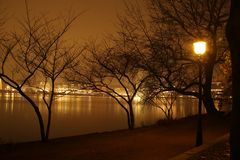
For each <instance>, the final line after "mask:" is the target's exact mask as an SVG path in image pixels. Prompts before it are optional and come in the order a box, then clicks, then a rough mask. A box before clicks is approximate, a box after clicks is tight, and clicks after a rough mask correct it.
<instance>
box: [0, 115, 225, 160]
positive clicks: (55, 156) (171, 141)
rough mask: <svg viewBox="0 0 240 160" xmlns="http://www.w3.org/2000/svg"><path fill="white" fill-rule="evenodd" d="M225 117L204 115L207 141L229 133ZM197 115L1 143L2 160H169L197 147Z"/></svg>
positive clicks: (204, 133)
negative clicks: (139, 125)
mask: <svg viewBox="0 0 240 160" xmlns="http://www.w3.org/2000/svg"><path fill="white" fill-rule="evenodd" d="M228 124H229V120H228V118H226V117H224V118H223V117H219V116H214V117H204V120H203V126H204V128H203V130H204V132H203V138H204V140H203V141H204V143H211V142H212V141H214V140H215V139H216V138H218V137H220V136H222V135H224V134H226V133H228V128H229V127H228V126H229V125H228ZM195 126H196V118H194V117H192V118H186V119H183V120H178V121H175V122H172V123H168V124H165V123H161V125H155V126H151V127H146V128H137V129H134V130H131V131H130V130H121V131H113V132H105V133H96V134H89V135H82V136H75V137H67V138H60V139H54V140H51V141H49V142H47V143H41V142H32V143H21V144H8V145H4V146H0V159H1V160H13V159H16V160H21V159H24V160H43V159H44V160H166V159H169V158H171V157H174V156H176V155H178V154H181V153H183V152H185V151H187V150H189V149H191V148H193V147H194V144H195V133H196V127H195Z"/></svg>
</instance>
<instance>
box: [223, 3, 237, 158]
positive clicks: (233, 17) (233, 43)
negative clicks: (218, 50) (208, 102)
mask: <svg viewBox="0 0 240 160" xmlns="http://www.w3.org/2000/svg"><path fill="white" fill-rule="evenodd" d="M239 11H240V1H239V0H231V9H230V17H229V20H228V24H227V27H226V36H227V39H228V42H229V47H230V52H231V61H232V96H233V104H232V121H231V128H230V149H231V152H230V153H231V157H230V159H232V160H239V159H240V152H239V149H240V138H239V135H240V98H239V97H240V84H239V82H240V65H239V61H240V20H239V18H240V12H239Z"/></svg>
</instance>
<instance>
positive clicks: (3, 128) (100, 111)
mask: <svg viewBox="0 0 240 160" xmlns="http://www.w3.org/2000/svg"><path fill="white" fill-rule="evenodd" d="M35 100H36V101H37V103H38V104H39V105H40V106H41V107H40V109H41V112H42V114H43V116H44V119H45V120H46V115H47V114H46V113H47V112H46V109H45V108H44V106H43V104H42V102H41V97H40V96H35ZM52 110H53V111H52V112H53V113H52V126H51V130H50V138H56V137H65V136H73V135H80V134H87V133H94V132H104V131H113V130H119V129H126V128H127V118H126V113H125V112H124V110H123V109H122V108H121V107H120V106H119V105H118V104H117V103H116V102H115V101H114V100H113V99H112V98H110V97H105V96H70V95H68V96H62V97H58V98H57V99H56V100H55V102H54V106H53V109H52ZM134 113H135V120H136V127H141V126H146V125H151V124H154V123H156V121H157V120H159V119H162V118H165V116H164V114H163V112H162V111H161V109H159V108H156V107H150V106H146V105H143V104H141V103H139V102H137V101H136V102H135V106H134ZM196 113H197V99H195V98H190V97H179V98H178V99H177V101H176V103H175V105H174V107H173V117H174V118H180V117H186V116H189V115H193V114H196ZM39 139H40V135H39V126H38V121H37V118H36V115H35V112H34V110H33V109H32V107H31V106H30V105H29V103H28V102H27V101H26V100H25V99H23V98H22V97H21V96H19V95H18V94H0V142H1V143H6V142H23V141H33V140H39Z"/></svg>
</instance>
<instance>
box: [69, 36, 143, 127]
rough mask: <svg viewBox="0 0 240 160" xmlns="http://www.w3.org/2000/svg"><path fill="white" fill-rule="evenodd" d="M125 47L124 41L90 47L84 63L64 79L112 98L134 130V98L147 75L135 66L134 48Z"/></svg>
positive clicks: (136, 64) (136, 60) (136, 59)
mask: <svg viewBox="0 0 240 160" xmlns="http://www.w3.org/2000/svg"><path fill="white" fill-rule="evenodd" d="M122 40H123V39H122ZM118 42H119V41H118ZM114 44H115V43H114ZM124 44H125V41H124V42H122V43H121V44H120V43H116V44H115V45H114V46H113V47H110V46H105V47H101V48H100V47H96V46H95V45H94V46H92V47H89V52H88V53H87V54H86V56H85V61H82V63H81V65H79V66H76V67H75V68H73V70H72V73H69V75H68V76H67V79H68V80H69V81H71V82H74V83H77V84H81V85H82V86H84V87H85V88H86V89H91V90H93V91H96V92H102V93H105V94H107V95H109V96H110V97H112V98H113V99H114V100H115V101H116V102H117V103H118V104H119V105H120V106H121V108H122V109H123V110H124V111H125V113H126V115H127V122H128V128H129V129H133V128H134V126H135V119H134V98H135V97H137V94H138V93H139V91H140V88H141V86H142V85H143V83H144V81H145V80H146V79H147V75H146V74H145V73H144V71H143V70H141V69H140V68H139V67H138V63H137V62H138V61H141V59H140V58H139V57H138V56H136V55H135V54H134V52H135V51H134V49H133V48H132V49H130V48H125V47H124Z"/></svg>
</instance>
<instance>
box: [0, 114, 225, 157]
mask: <svg viewBox="0 0 240 160" xmlns="http://www.w3.org/2000/svg"><path fill="white" fill-rule="evenodd" d="M219 116H220V115H217V117H215V116H209V115H204V116H203V119H205V120H207V119H208V120H209V118H210V120H212V118H213V119H216V118H217V119H218V118H220V117H222V116H223V115H221V116H220V117H219ZM222 118H224V119H225V118H226V119H229V118H228V116H223V117H222ZM192 121H196V116H190V117H186V118H181V119H177V120H171V121H166V120H163V121H160V122H158V123H157V124H154V125H150V126H144V127H138V128H136V129H134V130H128V129H121V130H114V131H106V132H95V133H89V134H84V135H76V136H68V137H60V138H54V139H50V140H49V142H44V143H43V142H41V141H32V142H21V143H11V144H4V145H0V154H1V153H3V154H4V153H9V154H12V153H14V152H15V151H17V150H19V149H20V150H22V149H24V148H25V149H29V147H30V148H31V147H37V148H38V147H44V148H45V146H46V145H48V144H50V145H52V144H57V143H59V144H60V143H63V144H64V143H68V142H71V141H75V140H81V139H85V138H92V137H98V138H99V139H104V137H106V136H108V135H111V134H125V133H127V134H128V133H130V132H131V134H134V133H135V132H136V133H138V132H141V133H144V132H145V131H146V130H152V129H153V130H154V129H156V128H159V127H161V128H163V129H164V128H167V129H168V128H169V127H174V126H178V125H185V124H187V123H189V122H191V123H192ZM226 133H227V132H226ZM226 133H225V134H226ZM225 134H224V135H225ZM225 136H226V135H225ZM221 138H222V137H221ZM221 138H220V139H221ZM218 140H219V138H217V140H215V141H213V142H212V143H211V144H215V143H216V141H218ZM45 144H46V145H45ZM211 144H205V145H203V146H201V147H191V148H189V149H188V151H194V150H195V152H192V153H194V154H197V153H199V152H201V151H202V150H204V149H205V148H207V147H208V146H211ZM200 148H202V149H200ZM185 151H186V150H185ZM188 151H187V152H188ZM197 151H199V152H197ZM182 153H183V154H185V155H186V152H183V151H182V152H179V153H178V154H176V155H178V156H179V154H180V155H182ZM187 155H189V156H188V157H190V156H191V155H193V154H191V155H190V154H189V153H188V154H187ZM178 156H177V157H178ZM174 157H175V155H174ZM169 158H171V157H169ZM180 158H181V157H180ZM184 159H186V158H184ZM177 160H180V159H177Z"/></svg>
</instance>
